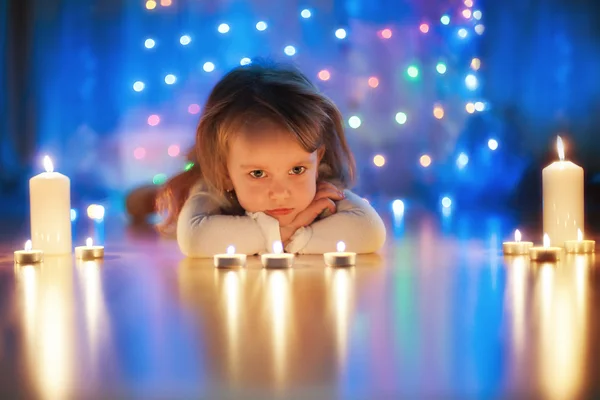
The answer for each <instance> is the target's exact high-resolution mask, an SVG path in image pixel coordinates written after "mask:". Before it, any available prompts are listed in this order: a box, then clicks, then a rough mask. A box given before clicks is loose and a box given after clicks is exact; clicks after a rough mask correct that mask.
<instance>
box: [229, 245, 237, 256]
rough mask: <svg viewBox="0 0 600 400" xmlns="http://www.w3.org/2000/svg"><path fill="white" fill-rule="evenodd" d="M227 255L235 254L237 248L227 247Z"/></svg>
mask: <svg viewBox="0 0 600 400" xmlns="http://www.w3.org/2000/svg"><path fill="white" fill-rule="evenodd" d="M227 254H229V255H231V254H235V247H233V246H227Z"/></svg>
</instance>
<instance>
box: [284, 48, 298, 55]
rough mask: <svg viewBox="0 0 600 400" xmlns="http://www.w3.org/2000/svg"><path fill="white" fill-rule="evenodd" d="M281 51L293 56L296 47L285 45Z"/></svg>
mask: <svg viewBox="0 0 600 400" xmlns="http://www.w3.org/2000/svg"><path fill="white" fill-rule="evenodd" d="M283 52H284V53H285V54H286V55H288V56H290V57H291V56H293V55H294V54H296V48H295V47H294V46H285V48H284V49H283Z"/></svg>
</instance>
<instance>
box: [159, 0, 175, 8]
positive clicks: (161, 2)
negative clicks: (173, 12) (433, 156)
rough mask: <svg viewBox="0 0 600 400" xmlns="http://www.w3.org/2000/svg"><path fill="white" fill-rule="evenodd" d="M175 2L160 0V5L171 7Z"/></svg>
mask: <svg viewBox="0 0 600 400" xmlns="http://www.w3.org/2000/svg"><path fill="white" fill-rule="evenodd" d="M171 4H173V2H172V1H171V0H160V5H161V6H163V7H169V6H170V5H171Z"/></svg>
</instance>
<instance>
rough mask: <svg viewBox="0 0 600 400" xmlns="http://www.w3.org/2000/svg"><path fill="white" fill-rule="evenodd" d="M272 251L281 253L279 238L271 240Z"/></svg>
mask: <svg viewBox="0 0 600 400" xmlns="http://www.w3.org/2000/svg"><path fill="white" fill-rule="evenodd" d="M273 253H275V254H281V253H283V244H282V243H281V241H280V240H276V241H274V242H273Z"/></svg>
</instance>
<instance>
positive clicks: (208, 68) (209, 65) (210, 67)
mask: <svg viewBox="0 0 600 400" xmlns="http://www.w3.org/2000/svg"><path fill="white" fill-rule="evenodd" d="M202 69H203V70H204V71H206V72H213V71H214V70H215V64H213V63H212V62H210V61H207V62H205V63H204V65H202Z"/></svg>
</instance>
